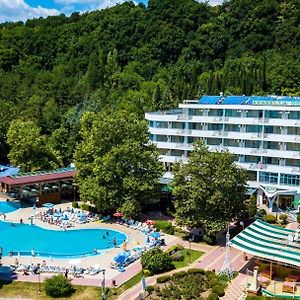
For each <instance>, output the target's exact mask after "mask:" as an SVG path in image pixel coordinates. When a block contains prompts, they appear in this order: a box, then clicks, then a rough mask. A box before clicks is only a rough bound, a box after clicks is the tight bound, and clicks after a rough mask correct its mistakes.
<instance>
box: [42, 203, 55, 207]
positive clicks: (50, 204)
mask: <svg viewBox="0 0 300 300" xmlns="http://www.w3.org/2000/svg"><path fill="white" fill-rule="evenodd" d="M42 206H43V207H46V208H52V207H53V206H54V204H52V203H44V204H43V205H42Z"/></svg>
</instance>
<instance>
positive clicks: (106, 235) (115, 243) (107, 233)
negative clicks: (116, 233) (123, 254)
mask: <svg viewBox="0 0 300 300" xmlns="http://www.w3.org/2000/svg"><path fill="white" fill-rule="evenodd" d="M102 238H103V239H104V240H105V239H106V238H109V232H108V231H106V234H103V236H102ZM113 245H114V247H115V248H116V247H117V239H116V237H114V238H113Z"/></svg>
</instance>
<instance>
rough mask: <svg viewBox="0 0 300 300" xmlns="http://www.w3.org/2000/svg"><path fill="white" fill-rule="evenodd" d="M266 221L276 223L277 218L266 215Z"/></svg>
mask: <svg viewBox="0 0 300 300" xmlns="http://www.w3.org/2000/svg"><path fill="white" fill-rule="evenodd" d="M264 220H265V221H266V222H268V223H271V224H274V223H276V217H275V216H274V215H265V216H264Z"/></svg>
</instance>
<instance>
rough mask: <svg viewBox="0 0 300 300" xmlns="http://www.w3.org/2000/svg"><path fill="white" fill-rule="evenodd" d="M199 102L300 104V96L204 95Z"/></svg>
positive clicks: (220, 103) (272, 104) (268, 104)
mask: <svg viewBox="0 0 300 300" xmlns="http://www.w3.org/2000/svg"><path fill="white" fill-rule="evenodd" d="M198 103H199V104H208V105H212V104H213V105H214V104H216V105H255V106H300V97H288V96H244V95H243V96H238V95H234V96H208V95H203V96H202V97H200V99H199V102H198Z"/></svg>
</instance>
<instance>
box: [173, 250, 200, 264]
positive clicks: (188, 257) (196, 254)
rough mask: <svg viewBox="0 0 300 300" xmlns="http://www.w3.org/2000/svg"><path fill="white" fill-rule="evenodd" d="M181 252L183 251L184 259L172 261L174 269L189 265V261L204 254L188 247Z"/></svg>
mask: <svg viewBox="0 0 300 300" xmlns="http://www.w3.org/2000/svg"><path fill="white" fill-rule="evenodd" d="M190 251H191V252H190ZM182 252H183V256H184V260H183V261H175V262H174V265H175V267H176V269H179V268H182V267H185V266H187V265H189V264H190V263H192V262H194V261H195V260H196V259H198V258H199V257H201V256H202V255H203V254H204V252H201V251H197V250H189V249H184V250H182ZM189 253H190V254H189Z"/></svg>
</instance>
